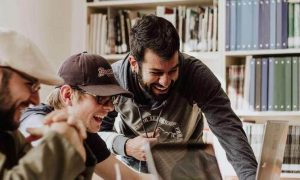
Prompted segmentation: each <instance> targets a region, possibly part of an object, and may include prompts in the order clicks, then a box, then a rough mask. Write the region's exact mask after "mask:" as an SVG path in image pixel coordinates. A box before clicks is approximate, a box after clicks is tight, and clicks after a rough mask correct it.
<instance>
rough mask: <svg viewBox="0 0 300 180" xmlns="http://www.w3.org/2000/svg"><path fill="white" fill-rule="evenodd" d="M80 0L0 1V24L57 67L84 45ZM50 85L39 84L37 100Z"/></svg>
mask: <svg viewBox="0 0 300 180" xmlns="http://www.w3.org/2000/svg"><path fill="white" fill-rule="evenodd" d="M83 10H84V0H1V1H0V26H2V27H7V28H10V29H14V30H16V31H18V32H20V33H22V34H24V35H25V36H27V37H28V38H30V39H31V40H32V41H34V42H35V43H36V44H37V45H38V46H39V47H40V49H41V50H42V52H43V53H44V54H45V56H46V57H47V58H49V59H50V60H51V62H52V66H54V67H55V68H56V69H58V67H59V65H60V64H61V62H62V61H63V60H64V59H65V58H67V57H68V56H70V55H71V54H73V53H75V52H79V51H82V50H83V47H84V40H83V37H84V32H85V30H84V27H83V21H84V11H83ZM51 89H52V87H49V86H47V87H46V86H43V87H42V91H41V99H42V100H43V99H45V97H46V95H47V94H48V93H49V91H50V90H51Z"/></svg>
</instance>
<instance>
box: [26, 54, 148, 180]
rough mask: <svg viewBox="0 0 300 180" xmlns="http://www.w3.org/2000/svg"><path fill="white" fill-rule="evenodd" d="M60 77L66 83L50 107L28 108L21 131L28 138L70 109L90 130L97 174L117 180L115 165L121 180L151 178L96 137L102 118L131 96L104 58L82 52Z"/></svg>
mask: <svg viewBox="0 0 300 180" xmlns="http://www.w3.org/2000/svg"><path fill="white" fill-rule="evenodd" d="M59 76H60V77H61V78H62V79H63V80H64V83H63V84H62V85H60V86H58V87H57V88H56V89H55V90H54V91H53V92H52V93H51V94H50V95H49V96H48V99H47V102H48V104H41V105H39V106H37V107H32V108H28V109H27V110H26V112H25V113H24V114H23V117H22V118H21V119H22V120H21V121H22V124H21V129H23V131H22V132H23V133H24V134H25V136H26V135H27V134H26V132H25V128H27V127H32V126H40V125H41V124H42V120H43V118H44V116H45V115H46V114H48V113H50V112H51V111H53V110H54V109H55V110H59V109H62V108H65V107H67V108H68V109H69V111H71V112H73V114H75V115H76V116H77V117H80V118H81V119H82V121H83V124H84V125H85V127H86V129H87V139H86V140H85V145H86V148H87V149H90V150H91V154H92V155H93V156H95V158H96V159H95V161H96V162H93V160H94V158H92V157H89V158H87V159H88V160H87V163H86V165H87V167H88V168H90V169H91V168H92V167H93V166H94V165H96V166H95V173H96V174H97V175H99V176H101V177H102V178H104V179H117V174H116V171H115V170H114V169H115V164H116V165H117V166H118V167H119V170H120V173H121V178H122V179H130V180H134V179H141V178H142V179H147V178H148V179H149V178H151V176H150V175H147V174H143V173H138V172H136V171H133V170H132V169H130V168H129V167H127V166H126V165H125V164H124V163H122V162H121V161H119V160H117V159H116V158H115V156H114V155H112V154H111V153H110V151H109V150H108V149H107V147H106V144H105V142H104V141H103V140H102V139H101V138H100V136H99V135H98V134H97V132H98V131H99V129H100V126H101V123H102V120H103V118H104V117H105V116H106V115H107V114H108V113H109V112H110V111H112V110H113V109H114V105H116V104H118V103H119V100H120V96H121V95H122V96H125V97H128V98H130V97H131V96H132V95H131V93H129V92H128V91H126V90H125V89H123V88H121V87H120V86H119V85H118V83H117V81H116V79H115V77H114V75H113V71H112V69H111V66H110V64H109V63H108V62H107V61H106V60H105V59H104V58H102V57H101V56H98V55H93V54H88V53H86V52H83V53H80V54H75V55H73V56H71V57H69V58H68V59H67V60H65V61H64V62H63V64H62V65H61V67H60V69H59Z"/></svg>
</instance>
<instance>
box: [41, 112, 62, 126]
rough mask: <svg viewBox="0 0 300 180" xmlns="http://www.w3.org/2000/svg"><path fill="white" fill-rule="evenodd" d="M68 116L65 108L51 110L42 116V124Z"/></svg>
mask: <svg viewBox="0 0 300 180" xmlns="http://www.w3.org/2000/svg"><path fill="white" fill-rule="evenodd" d="M67 117H68V113H67V110H65V109H63V110H56V111H52V112H51V113H50V114H48V115H47V116H46V117H45V118H44V124H45V125H49V124H51V123H53V122H59V121H65V120H66V119H67Z"/></svg>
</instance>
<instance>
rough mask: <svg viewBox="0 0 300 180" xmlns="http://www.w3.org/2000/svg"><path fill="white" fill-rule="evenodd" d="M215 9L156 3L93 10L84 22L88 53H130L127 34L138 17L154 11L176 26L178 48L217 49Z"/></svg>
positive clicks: (192, 49) (190, 50)
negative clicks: (111, 10) (145, 8)
mask: <svg viewBox="0 0 300 180" xmlns="http://www.w3.org/2000/svg"><path fill="white" fill-rule="evenodd" d="M217 12H218V8H217V6H213V7H185V6H178V7H174V8H168V7H165V6H157V8H156V10H154V11H146V12H145V11H143V10H140V11H137V10H118V11H117V13H115V15H113V16H111V17H110V16H108V15H107V14H102V13H94V14H91V15H90V17H89V24H88V25H87V28H88V29H87V36H86V37H87V45H88V49H89V52H91V53H96V54H123V53H127V52H129V49H130V48H129V47H130V46H129V33H130V29H131V28H132V27H133V25H134V24H135V22H136V21H137V19H138V18H140V17H142V16H143V15H145V14H150V13H152V14H154V13H156V14H157V15H158V16H161V17H163V18H165V19H167V20H169V21H170V22H171V23H172V24H173V25H174V27H176V29H177V31H178V34H179V37H180V41H181V43H180V44H181V47H180V50H181V51H185V52H193V51H217V44H218V43H217V34H218V33H217V24H218V23H217V22H218V18H217V17H218V15H217Z"/></svg>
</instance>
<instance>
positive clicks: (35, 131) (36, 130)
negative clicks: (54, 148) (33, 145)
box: [26, 126, 49, 136]
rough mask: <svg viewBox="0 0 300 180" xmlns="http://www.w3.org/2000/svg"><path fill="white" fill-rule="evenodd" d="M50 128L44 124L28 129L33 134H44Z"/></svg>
mask: <svg viewBox="0 0 300 180" xmlns="http://www.w3.org/2000/svg"><path fill="white" fill-rule="evenodd" d="M48 130H49V128H48V127H46V126H42V127H39V128H27V129H26V131H27V132H28V133H29V134H30V135H33V136H43V135H44V134H45V133H46V132H48Z"/></svg>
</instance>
